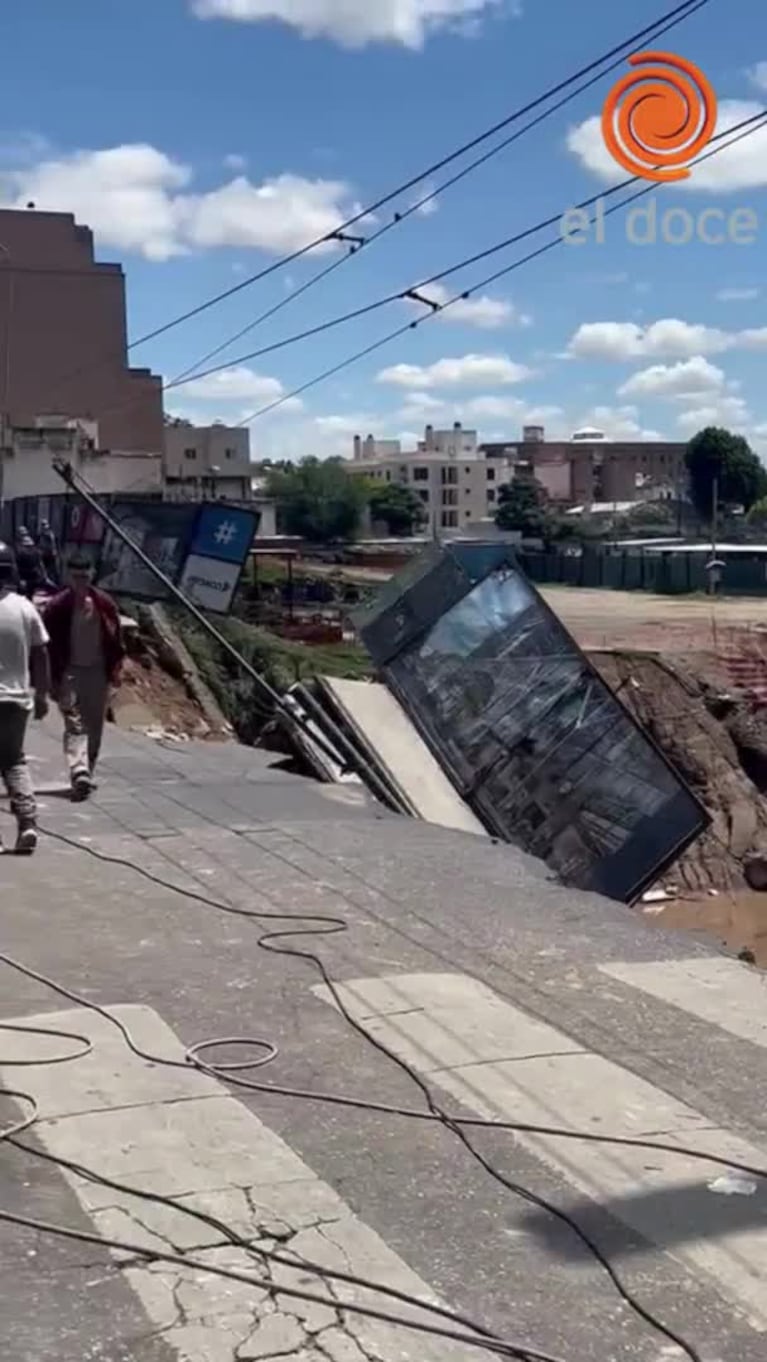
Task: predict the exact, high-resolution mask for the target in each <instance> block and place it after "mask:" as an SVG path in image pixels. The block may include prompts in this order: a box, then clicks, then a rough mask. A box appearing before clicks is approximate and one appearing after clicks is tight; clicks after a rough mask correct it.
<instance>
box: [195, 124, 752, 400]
mask: <svg viewBox="0 0 767 1362" xmlns="http://www.w3.org/2000/svg"><path fill="white" fill-rule="evenodd" d="M765 127H767V109H762V110H760V111H759V113H756V114H752V115H750V117H748V118H745V119H743V120H741V122H739V123H736V124H735V125H734V126H733V127H732V128H728V129H727V130H726V131H725V132H721V133H718V134H717V136H716V137H714V138H712V139H711V141H712V142H716V143H720V145H717V146H715V147H714V148H713V150H711V151H708V152H706V153H705V154H704V155H702V156H698V157H697V158H696V159H695V160H694V161H691V162H690V165H691V166H696V165H700V164H702V162H704V161H707V160H710V159H711V157H713V156H718V155H721V153H722V152H723V151H727V150H729V148H730V147H733V146H736V145H737V143H739V142H741V141H743V140H744V139H745V138H747V137H751V136H753V134H754V133H756V132H760V131H761V130H762V129H763V128H765ZM733 134H737V135H736V136H733ZM725 138H727V139H729V140H727V141H725V140H724V139H725ZM641 178H642V177H641V176H634V177H633V178H632V179H630V180H625V181H623V182H622V183H621V184H619V185H615V186H613V187H612V188H610V189H607V190H605V191H603V192H602V193H601V194H595V195H593V196H592V197H591V198H590V199H587V200H584V201H583V202H582V203H580V204H573V205H571V207H570V208H568V209H565V210H563V212H561V213H558V214H556V215H554V216H553V217H550V218H547V219H546V220H545V221H544V222H540V223H538V224H537V225H536V226H535V227H532V228H529V229H526V230H525V231H523V232H521V233H518V234H517V235H516V236H515V237H513V238H510V239H509V240H508V241H504V242H502V243H500V244H498V245H496V246H491V247H489V248H488V249H487V250H486V251H482V252H480V253H479V254H478V255H475V256H472V257H471V258H470V259H469V260H465V261H461V262H460V263H459V264H458V265H453V266H451V267H450V268H449V269H448V270H445V271H442V272H440V273H439V274H436V275H432V276H431V277H430V278H429V279H428V280H425V281H423V283H422V284H421V285H420V286H417V288H418V287H420V288H425V287H427V286H428V284H429V283H435V282H437V281H438V280H440V279H443V278H446V277H447V275H448V274H454V273H456V272H457V271H458V270H460V269H464V268H466V267H467V265H468V264H471V263H475V262H476V261H477V260H481V259H486V258H487V257H488V256H490V255H494V254H497V252H498V251H500V250H504V249H507V248H508V246H509V245H511V244H513V243H515V242H519V241H521V240H523V239H524V238H526V237H529V236H532V235H535V234H536V233H537V232H540V231H542V230H544V229H545V228H546V227H550V226H552V225H553V224H554V223H558V222H559V223H561V221H562V219H563V217H564V216H565V213H567V212H569V211H571V209H572V210H579V209H580V210H585V209H586V208H588V207H593V206H594V205H595V204H597V203H599V202H600V201H601V200H604V199H606V198H609V197H610V196H611V195H613V194H615V193H618V192H619V191H620V190H623V189H626V188H627V187H628V186H630V185H632V184H637V183H638V182H639V181H640V180H641ZM657 188H658V185H657V184H656V183H655V182H651V183H649V184H647V185H645V187H644V188H642V189H639V190H637V192H636V193H635V194H631V195H629V197H628V198H626V199H623V200H621V202H620V203H617V204H613V205H612V206H611V207H610V208H606V209H605V210H604V213H603V215H602V216H603V217H605V218H607V217H611V216H612V214H613V213H617V212H620V211H621V210H622V209H624V208H627V207H628V206H629V205H630V204H632V203H635V202H636V201H637V200H638V199H641V198H644V197H645V196H646V195H647V194H651V193H653V192H654V191H655V190H657ZM596 220H597V219H596V218H591V219H590V220H589V224H588V225H589V226H593V225H594V223H595V222H596ZM565 240H566V238H565V237H564V236H563V235H562V233H561V232H560V233H558V234H557V236H555V237H552V238H550V239H549V240H548V241H546V242H544V244H543V245H542V246H539V247H537V248H536V249H535V250H534V251H530V252H529V254H528V255H525V256H522V257H521V259H519V260H515V261H513V262H512V263H511V264H510V265H506V266H504V267H503V268H502V269H500V270H496V271H495V272H494V273H493V274H489V275H487V276H486V277H485V278H484V279H478V280H476V281H475V282H474V283H473V284H472V285H471V286H470V287H469V288H468V289H464V290H462V291H461V292H460V293H456V294H454V295H453V297H451V298H449V299H448V300H447V301H446V302H444V303H441V304H434V303H431V304H427V305H428V306H429V307H430V308H431V310H430V311H429V312H427V313H426V314H425V315H424V316H423V317H416V318H414V319H413V320H411V321H409V322H405V323H404V324H403V325H402V326H398V327H397V328H396V329H395V330H393V331H390V332H388V333H387V334H386V335H385V336H381V337H379V338H378V340H376V341H373V342H372V343H371V344H370V345H367V346H365V347H364V348H363V349H361V350H358V351H356V352H355V353H354V354H352V355H349V356H347V357H346V358H345V359H343V360H341V361H339V363H337V364H335V365H333V366H332V367H331V368H330V369H326V370H324V371H323V372H322V373H320V374H318V375H316V376H315V377H314V378H312V379H309V380H308V381H307V382H305V383H302V384H301V385H300V386H299V387H297V388H293V389H291V391H290V392H287V393H283V394H282V395H281V396H280V397H279V398H276V399H275V400H274V401H273V402H269V403H267V405H266V406H264V407H260V408H259V409H258V410H257V411H255V412H252V413H251V414H250V415H248V416H246V417H244V418H243V420H241V421H239V422H238V423H237V424H238V425H239V426H247V425H250V423H251V422H252V421H255V420H257V419H258V418H259V417H261V416H266V415H267V414H268V413H269V412H271V411H275V410H276V409H277V408H278V407H281V406H284V404H285V403H286V402H290V401H292V400H293V399H294V398H296V397H300V396H301V395H302V394H303V393H305V392H307V391H308V389H310V388H314V387H316V386H317V385H318V384H320V383H322V382H324V381H325V380H326V379H328V378H332V377H334V375H335V374H338V373H341V372H342V371H343V370H344V369H347V368H349V367H351V365H353V364H356V363H358V361H359V360H361V359H365V358H366V357H367V356H368V355H370V354H373V353H374V352H375V351H376V350H380V349H381V348H382V347H383V346H385V345H389V344H390V343H391V342H392V341H394V340H397V339H399V337H400V336H404V335H406V334H407V332H408V331H415V330H417V328H418V327H419V326H422V325H423V323H424V322H428V321H431V320H432V319H433V318H434V317H435V316H437V315H439V314H441V313H443V312H446V311H447V310H448V308H451V307H454V306H455V305H456V304H457V303H459V302H462V301H464V300H465V299H467V298H470V297H471V295H472V294H473V293H476V292H477V290H478V289H481V288H487V287H488V285H489V284H493V283H496V282H497V281H498V280H499V279H503V278H505V277H507V276H508V275H510V274H512V273H514V272H515V271H516V270H518V269H521V268H522V266H523V265H527V264H529V263H530V261H532V260H536V259H537V258H538V257H539V256H542V255H545V254H546V253H547V252H548V251H552V250H554V249H555V247H557V246H562V245H563V244H564V243H565ZM405 296H406V294H395V295H390V296H387V297H386V298H383V299H380V300H378V302H377V303H376V304H368V305H367V306H365V307H364V308H363V309H361V310H358V311H357V312H355V313H351V314H347V315H346V316H343V317H340V318H334V319H332V320H331V321H330V322H329V323H325V324H323V325H321V326H319V327H317V328H313V329H312V330H311V331H310V332H307V333H301V335H299V336H296V337H292V338H289V339H288V340H285V341H282V342H278V343H277V344H276V345H274V346H269V347H265V348H264V349H263V350H260V351H257V352H256V353H257V354H265V353H267V352H270V351H272V350H274V349H279V348H282V347H283V346H285V345H288V344H292V343H294V342H295V341H298V340H303V339H304V338H305V335H314V334H317V333H318V332H321V331H324V330H329V329H332V328H333V327H335V326H338V325H340V324H341V323H342V322H344V321H348V320H350V319H353V318H354V317H356V316H359V315H362V313H369V312H371V311H374V310H376V309H377V308H380V307H384V306H386V305H388V304H389V303H391V302H393V301H399V300H401V299H402V298H403V297H405ZM254 357H255V356H254V355H251V356H249V358H254ZM237 363H242V359H241V358H238V359H237V360H230V361H229V363H228V364H227V365H224V366H222V367H224V368H229V367H230V366H231V365H232V364H237ZM196 377H201V375H196Z"/></svg>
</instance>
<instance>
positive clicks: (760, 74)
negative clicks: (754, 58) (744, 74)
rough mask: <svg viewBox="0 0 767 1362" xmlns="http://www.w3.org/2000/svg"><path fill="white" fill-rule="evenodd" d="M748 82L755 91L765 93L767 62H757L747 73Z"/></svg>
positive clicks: (766, 86)
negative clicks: (753, 86) (754, 87)
mask: <svg viewBox="0 0 767 1362" xmlns="http://www.w3.org/2000/svg"><path fill="white" fill-rule="evenodd" d="M748 76H749V80H750V81H751V84H752V85H755V86H756V88H757V90H764V91H767V61H758V62H757V63H756V65H755V66H752V67H751V70H750V71H749V73H748Z"/></svg>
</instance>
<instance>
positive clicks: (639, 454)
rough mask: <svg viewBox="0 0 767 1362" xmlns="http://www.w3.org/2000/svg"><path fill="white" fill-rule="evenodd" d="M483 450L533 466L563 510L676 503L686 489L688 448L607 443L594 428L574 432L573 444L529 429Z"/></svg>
mask: <svg viewBox="0 0 767 1362" xmlns="http://www.w3.org/2000/svg"><path fill="white" fill-rule="evenodd" d="M480 448H481V449H482V450H483V451H484V453H485V455H486V457H487V458H489V459H495V458H502V459H505V460H506V461H507V462H508V461H509V460H511V461H512V463H516V462H522V463H523V464H526V465H529V466H530V467H531V468H532V471H533V475H534V477H535V478H536V480H537V481H538V482H539V483H540V484H541V486H542V487H544V488H545V490H546V492H547V493H548V496H549V498H550V500H551V501H552V502H554V503H555V504H559V505H570V506H578V505H582V506H589V505H591V504H592V503H594V502H628V501H644V500H647V499H650V498H655V497H657V496H659V495H666V496H668V497H669V498H671V497H674V498H678V497H680V496H683V495H684V492H685V490H686V487H687V469H686V465H685V453H686V449H687V446H686V445H685V444H684V443H676V442H670V441H665V440H633V441H631V440H609V439H608V438H607V436H606V435H605V433H604V431H601V430H597V429H596V428H595V427H593V426H585V427H583V428H582V429H581V430H576V431H575V432H574V434H573V435H572V436H571V437H570V439H569V440H547V439H546V433H545V429H544V427H543V426H525V428H524V430H523V432H522V439H521V440H519V441H512V442H510V443H506V442H503V443H495V444H484V445H481V446H480Z"/></svg>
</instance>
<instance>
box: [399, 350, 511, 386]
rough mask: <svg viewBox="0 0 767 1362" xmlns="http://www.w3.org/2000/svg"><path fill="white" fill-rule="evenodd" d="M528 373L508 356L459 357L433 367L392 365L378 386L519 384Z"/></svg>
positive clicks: (439, 361) (436, 363) (432, 365)
mask: <svg viewBox="0 0 767 1362" xmlns="http://www.w3.org/2000/svg"><path fill="white" fill-rule="evenodd" d="M531 373H532V370H530V369H528V368H526V367H525V365H524V364H515V363H514V361H513V360H511V359H509V357H508V355H463V356H462V357H461V358H456V359H439V360H437V361H436V362H435V363H434V364H428V365H421V364H394V365H392V366H391V367H390V368H388V369H382V370H381V372H380V373H379V374H378V376H377V377H378V382H379V383H390V384H393V385H395V386H396V387H399V388H414V389H416V390H418V389H429V388H459V387H470V386H474V385H485V384H488V383H490V384H493V383H502V384H508V383H522V382H523V380H524V379H526V378H529V377H530V376H531Z"/></svg>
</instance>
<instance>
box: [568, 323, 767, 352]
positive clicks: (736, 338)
mask: <svg viewBox="0 0 767 1362" xmlns="http://www.w3.org/2000/svg"><path fill="white" fill-rule="evenodd" d="M765 348H767V327H751V328H748V329H746V330H744V331H722V330H720V329H719V328H718V327H714V326H701V325H697V324H693V323H691V322H684V321H681V320H680V319H679V318H677V317H666V318H664V319H663V320H661V321H657V322H652V323H651V324H650V325H649V326H640V325H639V324H638V323H637V322H585V323H584V324H583V325H582V326H579V327H578V330H577V331H576V332H575V335H574V336H573V337H572V339H571V340H570V342H569V345H568V349H567V353H568V355H569V356H571V357H575V358H577V359H606V360H617V361H622V362H625V361H626V360H629V359H688V358H690V357H692V356H693V355H719V354H723V353H724V352H725V351H727V350H763V349H765Z"/></svg>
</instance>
